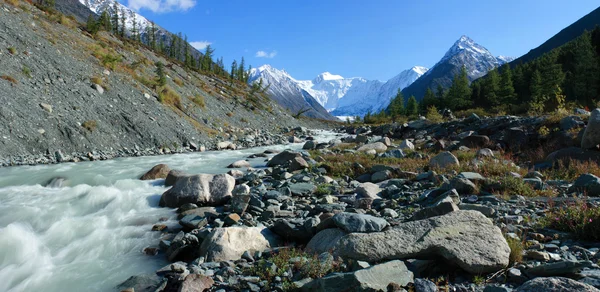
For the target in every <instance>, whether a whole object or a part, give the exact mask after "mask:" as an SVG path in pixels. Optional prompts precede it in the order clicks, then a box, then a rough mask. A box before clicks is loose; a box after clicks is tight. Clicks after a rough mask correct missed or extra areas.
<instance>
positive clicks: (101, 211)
mask: <svg viewBox="0 0 600 292" xmlns="http://www.w3.org/2000/svg"><path fill="white" fill-rule="evenodd" d="M316 133H317V135H315V138H316V140H317V141H319V142H327V141H329V140H331V139H334V138H335V137H336V136H335V134H334V133H331V132H325V131H317V132H316ZM302 145H303V144H289V145H277V146H267V147H259V148H252V149H244V150H236V151H210V152H202V153H191V154H176V155H165V156H152V157H130V158H118V159H114V160H106V161H94V162H80V163H64V164H55V165H37V166H20V167H9V168H0V291H10V292H15V291H47V292H52V291H61V292H62V291H115V290H116V288H115V287H116V286H117V285H118V284H120V283H122V282H123V281H124V280H126V279H127V278H129V277H130V276H132V275H137V274H143V273H153V272H154V271H156V270H157V269H159V268H161V267H163V266H165V265H166V264H168V262H167V261H166V259H165V257H164V255H163V254H159V255H157V256H147V255H144V254H143V253H142V250H143V249H144V248H145V247H149V246H154V247H155V246H157V243H158V241H159V237H160V232H153V231H151V228H152V226H153V225H154V224H156V223H157V222H159V220H160V219H161V218H163V219H164V218H168V219H167V221H165V222H163V223H165V224H167V225H176V224H177V221H176V220H175V210H174V209H169V208H160V207H158V201H159V199H160V195H161V194H162V193H163V192H164V191H165V190H166V189H167V188H165V187H164V186H163V180H155V181H140V180H138V178H139V177H140V176H141V175H142V174H143V173H145V172H146V171H148V170H149V169H150V168H152V167H153V166H154V165H156V164H159V163H166V164H167V165H169V166H170V167H171V168H172V169H179V170H183V171H185V172H188V173H213V174H216V173H225V172H227V171H228V169H227V168H226V166H227V165H229V164H230V163H232V162H234V161H237V160H240V159H244V158H246V157H247V156H248V155H250V154H253V153H260V152H263V151H264V150H266V149H276V150H283V149H294V150H298V149H301V147H302ZM250 164H251V165H252V166H253V167H264V165H265V159H264V158H256V159H250ZM54 177H64V178H66V184H65V186H63V187H58V188H52V187H44V185H45V183H46V182H47V181H49V180H50V179H52V178H54Z"/></svg>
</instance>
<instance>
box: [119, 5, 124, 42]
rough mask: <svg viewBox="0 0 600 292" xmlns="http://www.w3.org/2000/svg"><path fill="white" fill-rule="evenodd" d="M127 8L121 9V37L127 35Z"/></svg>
mask: <svg viewBox="0 0 600 292" xmlns="http://www.w3.org/2000/svg"><path fill="white" fill-rule="evenodd" d="M125 20H126V18H125V8H123V9H121V29H120V31H119V35H120V36H121V37H125Z"/></svg>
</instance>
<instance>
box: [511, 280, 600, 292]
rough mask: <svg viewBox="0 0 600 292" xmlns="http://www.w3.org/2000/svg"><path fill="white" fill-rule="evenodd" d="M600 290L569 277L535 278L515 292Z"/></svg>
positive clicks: (591, 291)
mask: <svg viewBox="0 0 600 292" xmlns="http://www.w3.org/2000/svg"><path fill="white" fill-rule="evenodd" d="M540 291H544V292H600V290H598V289H596V288H594V287H593V286H590V285H587V284H584V283H581V282H577V281H575V280H572V279H569V278H562V277H552V278H535V279H533V280H529V281H527V282H525V284H523V285H522V286H521V287H519V288H517V290H515V292H540Z"/></svg>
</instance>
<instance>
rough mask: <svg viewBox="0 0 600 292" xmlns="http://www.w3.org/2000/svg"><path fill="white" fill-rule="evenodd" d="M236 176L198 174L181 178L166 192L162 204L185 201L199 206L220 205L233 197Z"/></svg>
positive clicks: (183, 202)
mask: <svg viewBox="0 0 600 292" xmlns="http://www.w3.org/2000/svg"><path fill="white" fill-rule="evenodd" d="M234 186H235V178H233V177H232V176H230V175H228V174H218V175H212V174H198V175H192V176H186V177H181V178H179V179H178V180H177V181H176V182H175V185H174V186H173V187H172V188H171V189H169V190H167V191H166V192H164V193H163V194H162V197H161V198H160V205H161V206H165V207H170V208H176V207H179V206H181V205H183V204H185V203H193V204H196V205H198V206H206V205H208V206H218V205H222V204H224V203H226V202H227V201H228V200H229V199H230V198H231V191H233V188H234Z"/></svg>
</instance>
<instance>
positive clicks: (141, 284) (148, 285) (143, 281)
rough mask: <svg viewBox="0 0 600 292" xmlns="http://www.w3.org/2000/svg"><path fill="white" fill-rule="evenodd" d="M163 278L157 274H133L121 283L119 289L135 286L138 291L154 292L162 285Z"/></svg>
mask: <svg viewBox="0 0 600 292" xmlns="http://www.w3.org/2000/svg"><path fill="white" fill-rule="evenodd" d="M160 282H161V279H160V277H159V276H157V275H156V274H147V275H146V274H142V275H137V276H131V277H129V278H128V279H127V280H125V282H123V283H121V284H119V286H117V289H119V290H125V289H129V288H133V289H134V291H136V292H154V290H156V288H157V287H158V286H159V285H160Z"/></svg>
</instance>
